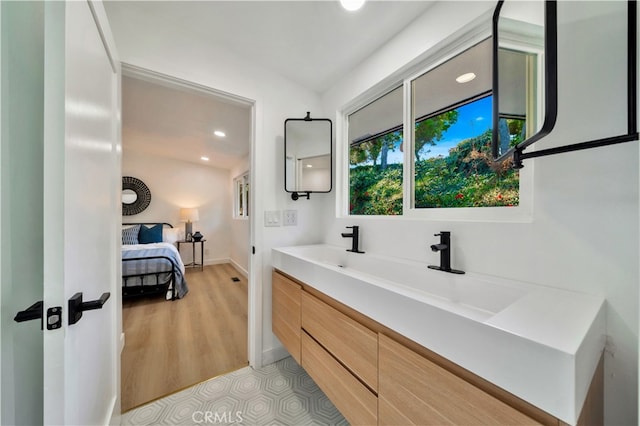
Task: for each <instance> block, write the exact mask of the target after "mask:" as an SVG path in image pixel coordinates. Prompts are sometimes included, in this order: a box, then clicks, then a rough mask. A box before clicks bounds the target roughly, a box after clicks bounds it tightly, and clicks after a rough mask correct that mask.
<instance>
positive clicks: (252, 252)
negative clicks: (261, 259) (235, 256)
mask: <svg viewBox="0 0 640 426" xmlns="http://www.w3.org/2000/svg"><path fill="white" fill-rule="evenodd" d="M251 254H256V246H251Z"/></svg>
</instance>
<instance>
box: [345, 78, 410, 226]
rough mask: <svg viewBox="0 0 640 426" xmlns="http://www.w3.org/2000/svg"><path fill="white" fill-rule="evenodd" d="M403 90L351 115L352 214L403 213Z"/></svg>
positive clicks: (350, 191)
mask: <svg viewBox="0 0 640 426" xmlns="http://www.w3.org/2000/svg"><path fill="white" fill-rule="evenodd" d="M402 151H403V137H402V87H398V88H397V89H395V90H393V91H391V92H389V93H387V94H386V95H384V96H382V97H381V98H378V99H376V100H375V101H374V102H372V103H370V104H369V105H367V106H365V107H364V108H361V109H359V110H358V111H356V112H354V113H353V114H351V115H350V116H349V214H353V215H399V214H402V194H403V191H402V169H403V166H402V163H403V161H404V160H403V154H402Z"/></svg>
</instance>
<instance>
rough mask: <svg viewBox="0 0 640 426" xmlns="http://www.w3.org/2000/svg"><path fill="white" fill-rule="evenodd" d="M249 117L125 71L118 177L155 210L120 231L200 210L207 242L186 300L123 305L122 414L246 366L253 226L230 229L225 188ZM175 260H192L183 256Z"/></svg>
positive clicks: (209, 94) (204, 93) (190, 275)
mask: <svg viewBox="0 0 640 426" xmlns="http://www.w3.org/2000/svg"><path fill="white" fill-rule="evenodd" d="M253 110H254V105H253V102H252V101H250V100H247V99H243V98H239V97H236V96H233V95H228V94H224V93H220V92H219V91H216V90H214V89H210V88H207V87H203V86H200V85H197V84H194V83H191V82H187V81H184V80H180V79H176V78H174V77H170V76H166V75H162V74H158V73H155V72H153V71H149V70H145V69H141V68H138V67H134V66H131V65H126V64H123V78H122V146H123V153H122V171H123V176H125V175H126V176H134V177H137V178H140V179H142V180H143V181H145V183H146V185H147V186H148V187H149V189H150V191H151V192H152V200H153V201H155V203H154V202H153V201H152V203H151V204H150V206H149V208H148V209H147V210H145V211H143V212H142V213H140V214H138V215H136V216H127V217H123V222H132V221H133V222H145V221H149V222H151V223H157V222H168V223H171V224H172V225H173V226H174V227H176V228H178V229H181V228H184V224H183V223H180V218H179V211H180V209H181V208H197V209H198V210H199V221H198V222H194V224H193V226H194V228H193V230H194V231H196V230H198V231H201V232H202V233H203V234H204V238H205V239H206V240H207V241H206V242H205V243H204V245H203V246H201V250H202V253H196V256H197V257H200V256H202V258H203V259H204V264H205V266H204V267H203V268H202V270H200V268H187V270H186V273H185V277H186V280H187V283H188V286H189V293H188V294H187V295H186V296H185V298H183V299H180V300H176V301H173V302H171V301H165V300H163V299H162V298H160V299H147V300H144V299H140V300H132V301H129V300H125V301H124V302H123V307H122V309H123V310H122V319H123V327H122V329H123V333H124V341H125V345H124V348H123V351H122V357H121V359H122V374H121V378H122V381H121V396H122V411H123V412H124V411H127V410H129V409H132V408H135V407H136V406H139V405H141V404H144V403H146V402H149V401H151V400H154V399H157V398H160V397H163V396H166V395H167V394H170V393H173V392H176V391H179V390H182V389H184V388H185V387H189V386H191V385H194V384H196V383H199V382H201V381H204V380H207V379H209V378H211V377H215V376H218V375H221V374H224V373H227V372H230V371H233V370H235V369H238V368H241V367H244V366H246V365H247V364H248V362H249V349H248V347H247V346H248V341H249V338H248V329H249V324H250V322H249V318H250V317H251V312H249V306H250V304H249V288H250V282H251V280H250V279H249V277H250V276H251V275H250V271H251V265H250V263H251V260H252V259H251V255H250V254H249V248H250V241H251V239H252V237H251V235H252V225H251V220H248V218H246V217H245V218H244V221H243V223H240V224H238V223H237V222H238V219H237V218H236V217H234V214H233V209H234V200H233V194H234V193H233V190H232V188H233V179H234V177H236V176H237V175H238V173H239V172H245V171H247V170H250V166H251V152H252V150H253V134H254V132H253V123H254V120H253V114H254V112H253ZM211 116H215V117H216V119H215V120H212V121H211V123H207V120H208V117H211ZM220 123H223V124H220ZM239 128H241V129H243V130H242V131H239V130H238V129H239ZM214 131H219V132H222V133H224V135H223V136H219V135H215V134H214ZM239 133H241V134H239ZM240 143H244V144H246V147H244V148H243V147H241V146H238V145H239V144H240ZM212 147H214V148H215V149H213V150H212V149H211V148H212ZM216 149H217V151H216ZM251 178H253V177H251ZM243 227H246V230H243ZM189 247H190V246H189ZM225 247H226V248H225ZM187 248H188V247H187ZM180 255H181V257H182V258H183V260H184V263H185V264H188V263H190V262H192V261H194V260H196V259H192V258H191V257H192V255H193V254H192V252H191V249H190V248H189V249H188V250H187V249H185V247H184V246H183V247H182V248H181V250H180ZM197 261H198V262H200V259H197Z"/></svg>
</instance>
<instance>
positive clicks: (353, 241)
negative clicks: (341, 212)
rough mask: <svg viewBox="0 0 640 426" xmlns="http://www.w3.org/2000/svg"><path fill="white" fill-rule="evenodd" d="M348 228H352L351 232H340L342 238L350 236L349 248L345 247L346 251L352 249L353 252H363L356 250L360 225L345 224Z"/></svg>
mask: <svg viewBox="0 0 640 426" xmlns="http://www.w3.org/2000/svg"><path fill="white" fill-rule="evenodd" d="M347 228H349V229H353V232H350V233H347V232H343V233H342V238H351V250H349V249H347V251H352V252H354V253H364V252H363V251H360V250H358V241H359V240H360V227H359V226H347Z"/></svg>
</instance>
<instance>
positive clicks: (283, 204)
mask: <svg viewBox="0 0 640 426" xmlns="http://www.w3.org/2000/svg"><path fill="white" fill-rule="evenodd" d="M107 11H109V10H107ZM109 17H110V19H111V25H112V30H113V33H114V37H115V39H116V45H117V46H118V51H119V54H120V58H121V60H122V61H123V62H125V63H128V64H131V65H135V66H138V67H142V68H146V69H149V70H153V71H156V72H160V73H164V74H167V75H170V76H174V77H178V78H181V79H184V80H188V81H192V82H195V83H198V84H202V85H204V86H207V87H211V88H214V89H217V90H221V91H225V92H228V93H233V94H235V95H238V96H242V97H245V98H247V99H250V100H253V101H255V132H256V133H255V145H256V146H255V150H254V152H253V158H252V164H251V172H252V174H253V175H254V176H255V177H256V178H255V180H254V185H253V186H252V188H253V191H254V194H255V195H256V199H255V202H254V203H253V212H254V215H253V218H254V219H253V220H255V222H254V223H255V224H256V225H257V226H256V229H255V230H254V232H255V236H254V237H253V238H254V241H253V245H255V246H256V254H255V255H254V262H255V263H254V265H256V269H255V270H254V271H253V273H254V274H255V279H254V283H253V284H254V286H255V288H254V289H253V291H254V292H255V293H256V294H257V296H258V297H259V298H260V299H262V303H259V302H258V303H257V304H255V305H252V304H251V301H250V306H252V307H253V308H254V309H256V311H257V312H258V313H259V317H258V318H257V321H256V326H258V327H260V328H261V329H262V335H263V337H262V342H261V343H260V344H259V345H258V350H257V352H260V353H259V354H258V355H256V358H259V359H256V365H258V366H259V365H260V364H261V363H262V362H265V363H268V362H271V361H273V360H275V359H276V358H277V357H278V356H280V354H282V348H281V345H280V343H279V342H278V340H277V338H276V337H275V336H274V335H273V333H272V332H271V248H272V247H277V246H283V245H293V244H305V243H315V242H319V241H321V240H322V231H323V230H322V228H321V227H320V226H319V223H320V222H321V213H322V209H321V206H322V205H323V204H326V203H327V202H329V201H330V200H331V196H330V195H328V194H318V195H316V194H313V196H312V199H311V200H306V199H304V200H300V201H297V202H294V201H292V200H291V199H290V198H289V197H290V195H289V194H287V193H285V192H284V176H283V171H284V134H283V133H284V120H285V119H287V118H290V117H303V116H304V114H305V113H306V111H311V115H312V117H318V118H320V114H319V113H316V112H319V111H320V99H319V96H318V95H317V94H316V93H314V92H312V91H310V90H308V89H306V88H304V87H301V86H299V85H297V84H295V83H292V82H290V81H288V80H286V79H284V78H282V77H280V76H278V75H276V74H274V73H272V72H270V71H268V70H265V69H263V68H261V67H259V66H257V64H255V63H253V62H252V61H251V58H240V57H238V56H236V55H235V54H234V53H233V52H229V51H227V50H224V49H222V48H220V47H218V46H217V45H213V44H211V43H209V40H204V39H201V40H194V39H193V37H192V36H191V35H190V34H183V33H180V32H179V31H175V30H173V29H171V30H168V29H163V30H162V31H161V32H160V31H159V32H155V33H153V34H152V35H151V36H148V35H147V34H145V33H144V32H145V28H150V29H151V28H153V25H151V24H147V23H146V22H145V21H144V19H145V17H144V16H139V17H138V18H139V21H138V22H139V25H136V26H129V25H124V24H123V25H120V24H119V23H121V22H124V21H126V20H125V19H124V18H123V19H117V18H118V17H117V16H113V15H110V16H109ZM152 191H153V188H152ZM282 209H297V210H298V226H295V227H277V228H265V227H264V226H263V223H264V221H263V219H262V218H263V217H264V210H282ZM251 292H252V290H251V289H250V294H251ZM250 350H251V349H250ZM251 357H252V354H250V359H251Z"/></svg>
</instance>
